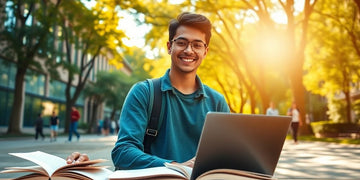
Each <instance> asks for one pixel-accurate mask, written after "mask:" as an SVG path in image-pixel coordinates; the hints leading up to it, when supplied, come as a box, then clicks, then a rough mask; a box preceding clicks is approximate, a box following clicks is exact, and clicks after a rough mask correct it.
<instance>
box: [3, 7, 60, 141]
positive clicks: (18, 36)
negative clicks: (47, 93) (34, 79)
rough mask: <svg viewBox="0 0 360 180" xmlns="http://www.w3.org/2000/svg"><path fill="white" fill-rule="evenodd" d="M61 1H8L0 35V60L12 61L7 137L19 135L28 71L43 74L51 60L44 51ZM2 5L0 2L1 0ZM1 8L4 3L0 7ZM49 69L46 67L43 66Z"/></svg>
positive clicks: (47, 50) (46, 49)
mask: <svg viewBox="0 0 360 180" xmlns="http://www.w3.org/2000/svg"><path fill="white" fill-rule="evenodd" d="M60 2H61V0H56V1H40V0H28V1H8V3H6V5H7V8H8V9H9V14H7V16H8V21H7V22H8V23H6V25H5V28H4V29H2V32H1V33H0V44H2V45H4V46H5V47H4V48H1V50H0V58H2V59H5V60H7V61H12V62H16V68H17V71H16V77H15V91H14V101H13V105H12V109H11V115H10V120H9V126H8V130H7V133H8V134H19V133H21V131H20V125H21V123H20V122H21V118H22V117H21V114H22V113H21V112H22V104H23V101H24V96H25V93H24V92H25V91H24V81H25V75H26V72H27V70H28V69H29V68H33V69H36V70H38V71H42V72H44V70H43V68H44V66H46V65H51V64H52V63H51V62H47V63H44V62H42V60H44V61H53V59H51V58H48V56H47V54H46V52H49V51H50V52H51V51H52V49H49V47H48V46H47V45H48V44H47V38H49V37H50V28H51V26H52V25H53V22H55V21H54V17H55V16H56V15H57V13H58V10H59V4H60ZM2 3H3V1H2ZM2 5H4V4H2ZM50 48H51V47H50ZM47 67H49V66H47Z"/></svg>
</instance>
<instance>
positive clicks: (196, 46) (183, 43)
mask: <svg viewBox="0 0 360 180" xmlns="http://www.w3.org/2000/svg"><path fill="white" fill-rule="evenodd" d="M172 42H174V44H175V45H176V46H177V47H179V48H180V49H181V50H185V49H186V48H187V47H188V46H189V44H191V48H192V50H193V51H196V52H202V51H203V50H205V48H206V46H207V45H206V43H204V42H202V41H201V40H194V41H191V42H190V41H189V40H187V39H185V38H177V39H174V40H172Z"/></svg>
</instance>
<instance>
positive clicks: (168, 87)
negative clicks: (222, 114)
mask: <svg viewBox="0 0 360 180" xmlns="http://www.w3.org/2000/svg"><path fill="white" fill-rule="evenodd" d="M196 81H197V82H198V84H199V89H198V90H197V91H196V94H195V98H201V97H208V96H207V95H206V92H205V90H204V84H203V83H202V82H201V80H200V77H199V76H198V75H196ZM173 90H174V87H173V86H172V84H171V81H170V69H168V70H167V71H166V73H165V75H164V76H163V77H161V91H173Z"/></svg>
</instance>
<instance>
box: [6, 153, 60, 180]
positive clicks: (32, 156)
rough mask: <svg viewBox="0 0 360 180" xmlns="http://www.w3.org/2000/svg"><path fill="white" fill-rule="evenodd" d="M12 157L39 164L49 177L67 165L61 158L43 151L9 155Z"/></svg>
mask: <svg viewBox="0 0 360 180" xmlns="http://www.w3.org/2000/svg"><path fill="white" fill-rule="evenodd" d="M9 154H10V155H13V156H17V157H20V158H23V159H26V160H29V161H32V162H34V163H35V164H38V165H39V166H41V167H42V168H44V170H45V171H46V173H47V175H48V176H49V177H51V175H52V174H53V173H54V172H55V171H56V170H57V169H59V168H61V167H63V166H65V165H67V164H66V161H65V160H64V159H62V158H60V157H57V156H54V155H51V154H47V153H44V152H41V151H34V152H28V153H9Z"/></svg>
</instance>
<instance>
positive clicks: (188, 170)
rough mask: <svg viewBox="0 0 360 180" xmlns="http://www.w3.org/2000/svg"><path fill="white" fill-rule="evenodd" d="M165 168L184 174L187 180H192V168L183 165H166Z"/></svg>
mask: <svg viewBox="0 0 360 180" xmlns="http://www.w3.org/2000/svg"><path fill="white" fill-rule="evenodd" d="M164 165H165V167H167V168H169V169H172V170H175V171H178V172H180V173H181V174H183V175H184V176H185V177H186V178H187V179H190V177H191V172H192V168H191V167H189V166H184V165H181V164H172V163H164Z"/></svg>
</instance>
